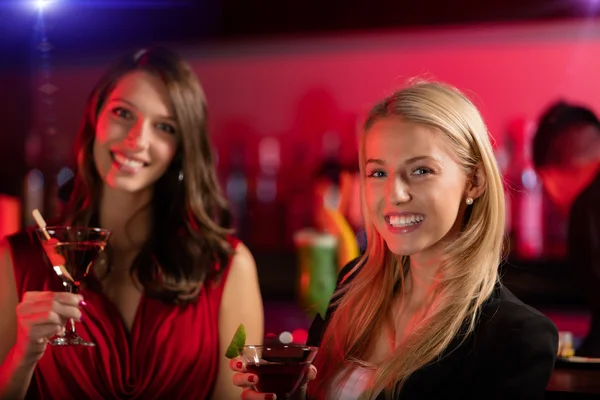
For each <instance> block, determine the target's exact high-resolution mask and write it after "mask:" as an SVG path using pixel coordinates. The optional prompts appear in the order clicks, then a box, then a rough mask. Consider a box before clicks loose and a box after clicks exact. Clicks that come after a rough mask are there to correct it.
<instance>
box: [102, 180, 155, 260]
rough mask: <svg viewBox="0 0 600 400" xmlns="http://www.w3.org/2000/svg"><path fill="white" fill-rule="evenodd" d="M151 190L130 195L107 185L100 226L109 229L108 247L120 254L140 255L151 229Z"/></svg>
mask: <svg viewBox="0 0 600 400" xmlns="http://www.w3.org/2000/svg"><path fill="white" fill-rule="evenodd" d="M151 199H152V193H151V192H150V191H144V192H138V193H127V192H124V191H122V190H118V189H114V188H111V187H109V186H107V185H105V186H104V188H103V191H102V195H101V199H100V208H99V222H100V226H102V227H103V228H106V229H110V230H111V232H112V234H111V237H110V239H109V244H110V247H111V249H113V251H115V252H118V253H125V254H127V253H130V254H131V253H137V252H138V251H139V249H140V247H141V246H142V245H143V244H144V243H145V241H146V240H147V238H148V233H149V232H150V229H151V211H152V210H151V208H150V201H151Z"/></svg>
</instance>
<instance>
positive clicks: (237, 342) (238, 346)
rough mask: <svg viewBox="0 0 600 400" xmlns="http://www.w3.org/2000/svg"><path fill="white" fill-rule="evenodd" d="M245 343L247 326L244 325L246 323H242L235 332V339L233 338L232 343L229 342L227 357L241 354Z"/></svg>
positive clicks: (230, 357)
mask: <svg viewBox="0 0 600 400" xmlns="http://www.w3.org/2000/svg"><path fill="white" fill-rule="evenodd" d="M245 345H246V328H245V327H244V324H240V326H238V328H237V330H236V331H235V333H234V334H233V339H231V343H229V347H228V348H227V352H226V353H225V357H227V358H229V359H232V358H236V357H237V356H239V355H240V353H241V352H242V350H243V349H244V346H245Z"/></svg>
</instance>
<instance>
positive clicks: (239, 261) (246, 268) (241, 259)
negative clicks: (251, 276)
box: [230, 242, 256, 274]
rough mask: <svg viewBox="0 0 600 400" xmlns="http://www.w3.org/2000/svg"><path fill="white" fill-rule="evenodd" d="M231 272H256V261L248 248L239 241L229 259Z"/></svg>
mask: <svg viewBox="0 0 600 400" xmlns="http://www.w3.org/2000/svg"><path fill="white" fill-rule="evenodd" d="M230 268H231V271H230V274H231V273H236V274H244V273H252V272H254V273H255V272H256V263H255V261H254V257H253V256H252V253H251V252H250V249H248V247H246V245H245V244H244V243H242V242H239V243H238V244H237V246H236V248H235V249H234V253H233V259H232V260H231V267H230Z"/></svg>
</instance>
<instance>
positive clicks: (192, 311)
mask: <svg viewBox="0 0 600 400" xmlns="http://www.w3.org/2000/svg"><path fill="white" fill-rule="evenodd" d="M8 240H9V243H10V245H11V249H12V256H13V264H14V274H15V281H16V285H17V293H18V295H19V301H20V300H21V298H22V296H23V294H24V293H25V292H27V291H44V290H48V291H61V290H62V289H61V287H62V285H61V284H60V280H59V279H58V277H57V276H56V275H55V273H54V271H53V270H52V268H51V267H50V265H49V264H48V263H47V261H46V259H45V258H44V257H45V256H44V254H43V250H42V248H41V245H40V243H39V241H38V239H37V237H36V236H35V232H32V231H24V232H21V233H18V234H16V235H13V236H11V237H9V238H8ZM229 242H230V244H231V246H232V248H235V246H236V245H237V244H238V241H237V239H235V238H230V239H229ZM228 272H229V265H227V266H226V269H225V271H223V275H222V278H221V279H219V280H218V281H217V282H208V283H206V284H205V285H204V287H203V289H202V291H201V293H200V295H199V297H198V300H197V302H195V303H192V304H189V305H186V306H181V305H168V304H165V303H163V302H161V301H159V300H155V299H152V298H148V297H144V296H143V295H142V298H141V301H140V304H139V307H138V310H137V313H136V316H135V320H134V322H133V325H132V328H131V333H128V332H127V330H126V328H125V325H124V323H123V320H122V318H121V316H120V314H119V312H118V310H117V308H116V307H115V305H114V304H113V303H112V302H111V301H110V300H109V299H108V298H107V297H106V296H105V295H104V294H102V293H101V292H96V291H92V290H89V289H83V290H82V294H83V296H84V298H85V300H86V303H87V304H88V305H87V307H85V309H84V310H83V314H84V315H83V316H84V319H83V321H82V322H81V323H76V328H77V333H78V334H79V335H80V336H81V337H83V338H84V339H86V340H91V341H92V342H94V343H96V347H78V346H64V347H62V346H60V347H59V346H50V345H49V346H48V347H47V348H46V352H45V353H44V355H43V357H42V358H41V360H40V361H39V363H38V365H37V367H36V369H35V374H34V376H33V379H32V381H31V385H30V387H29V391H28V393H27V398H35V399H38V398H43V399H169V400H178V399H206V398H210V396H211V392H212V390H213V386H214V383H215V380H216V377H217V370H218V366H219V359H220V357H221V356H222V355H221V354H219V336H218V317H219V306H220V304H221V296H222V294H223V287H224V284H225V281H226V278H227V273H228Z"/></svg>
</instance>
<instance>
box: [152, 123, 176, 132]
mask: <svg viewBox="0 0 600 400" xmlns="http://www.w3.org/2000/svg"><path fill="white" fill-rule="evenodd" d="M156 127H157V128H158V129H160V130H161V131H164V132H167V133H175V128H174V127H173V125H170V124H163V123H161V124H157V125H156Z"/></svg>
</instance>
